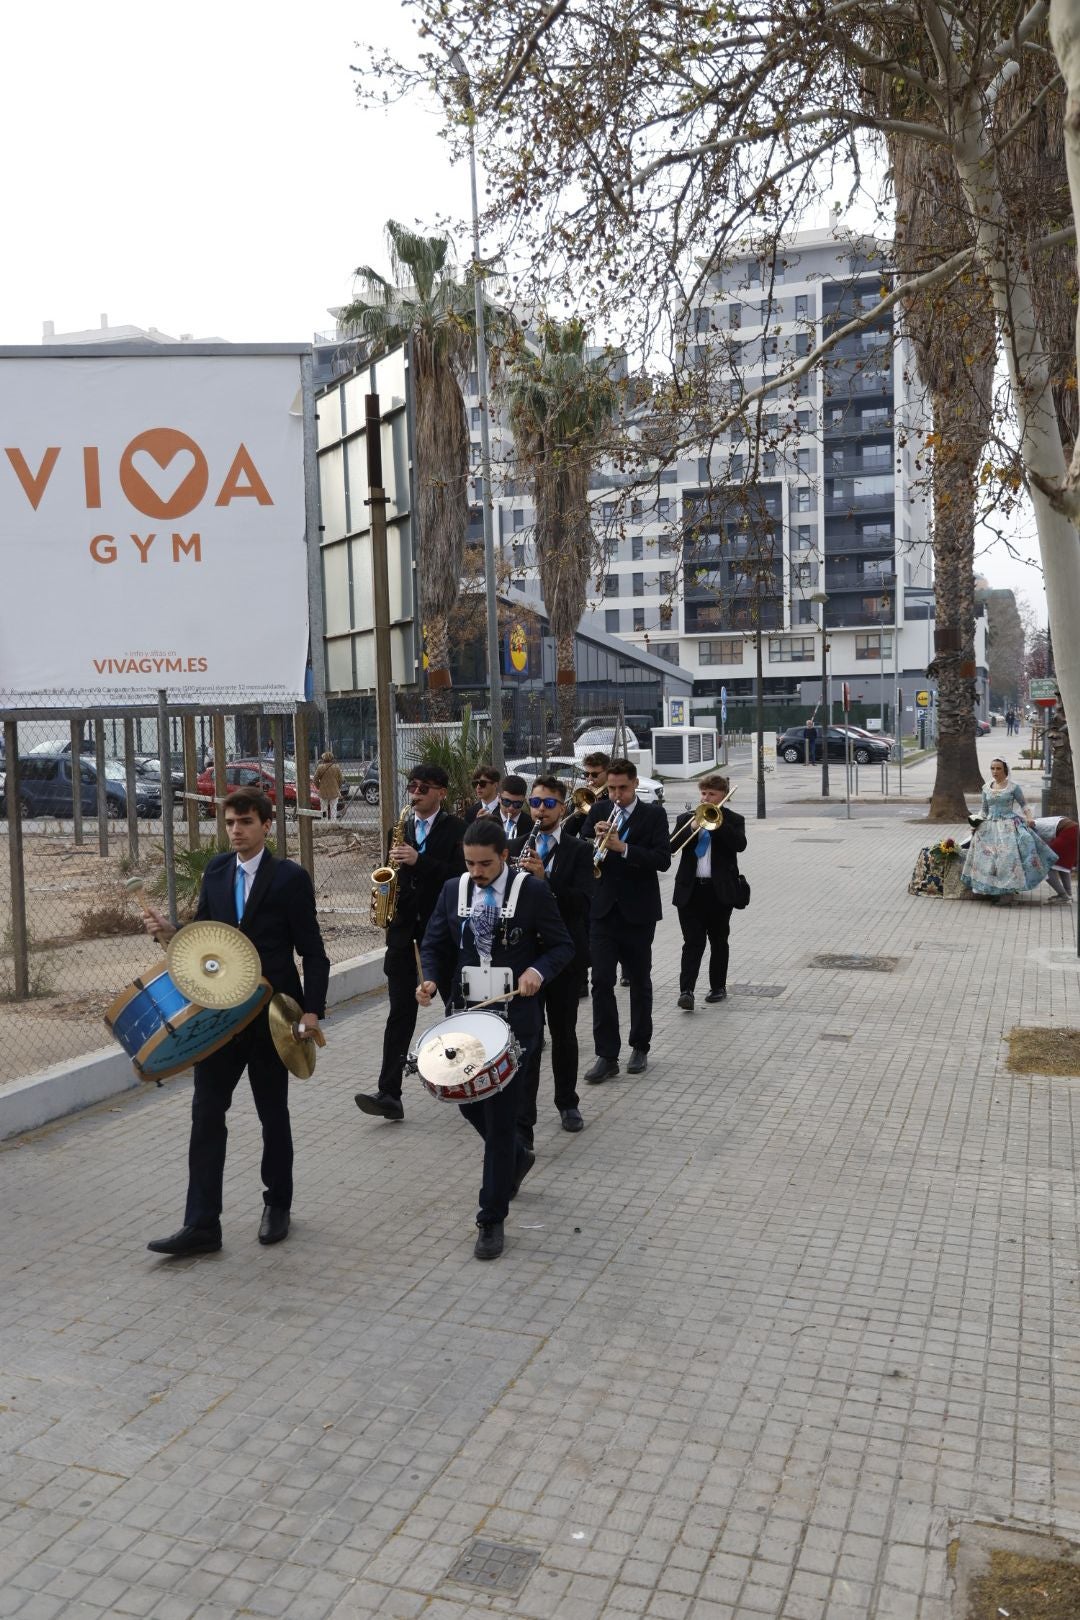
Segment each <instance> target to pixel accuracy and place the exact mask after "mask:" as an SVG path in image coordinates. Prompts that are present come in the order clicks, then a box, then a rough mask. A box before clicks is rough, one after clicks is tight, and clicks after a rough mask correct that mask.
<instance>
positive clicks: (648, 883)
mask: <svg viewBox="0 0 1080 1620" xmlns="http://www.w3.org/2000/svg"><path fill="white" fill-rule="evenodd" d="M618 814H619V809H618V806H617V805H615V804H612V803H611V802H610V801H609V800H607V799H600V800H599V801H598V802H597V803H596V804H594V805H593V807H592V809H591V810H590V811H589V816H588V820H587V821H586V823H585V834H584V836H585V837H587V838H594V837H595V836H596V834H595V832H594V831H593V829H594V828H595V826H596V823H597V822H598V821H608V820H610V819H611V818H612V817H613V816H616V815H618ZM622 836H623V839H624V841H625V843H626V845H627V850H626V855H625V856H623V855H610V854H609V855H607V856H606V857H605V858H604V860H603V861H602V863H601V866H600V881H599V883H597V882H596V881H595V879H594V880H593V887H594V889H595V891H596V892H595V894H594V896H593V902H592V915H593V916H594V917H596V918H599V917H606V916H607V915H608V913H609V912H611V911H614V910H615V908H616V906H617V907H618V908H619V911H620V912H621V913H622V916H623V918H624V919H625V920H626V922H628V923H630V924H634V923H645V922H659V920H660V918H661V917H662V916H663V914H664V908H663V905H662V904H661V901H660V878H659V875H658V874H659V873H661V872H666V871H667V869H668V867H669V866H670V865H671V843H670V841H669V838H668V820H667V812H666V810H665V809H664V807H663V805H660V804H646V803H645V802H644V801H643V800H642V799H638V801H637V803H636V804H635V805H634V810H633V814H632V815H631V817H630V820H629V821H628V822H627V824H626V827H625V828H624V830H623V834H622Z"/></svg>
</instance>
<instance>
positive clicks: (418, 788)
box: [405, 782, 433, 793]
mask: <svg viewBox="0 0 1080 1620" xmlns="http://www.w3.org/2000/svg"><path fill="white" fill-rule="evenodd" d="M432 786H433V784H432V783H431V782H410V783H409V785H408V787H407V788H406V789H405V791H406V793H427V792H428V790H429V789H430V788H431V787H432Z"/></svg>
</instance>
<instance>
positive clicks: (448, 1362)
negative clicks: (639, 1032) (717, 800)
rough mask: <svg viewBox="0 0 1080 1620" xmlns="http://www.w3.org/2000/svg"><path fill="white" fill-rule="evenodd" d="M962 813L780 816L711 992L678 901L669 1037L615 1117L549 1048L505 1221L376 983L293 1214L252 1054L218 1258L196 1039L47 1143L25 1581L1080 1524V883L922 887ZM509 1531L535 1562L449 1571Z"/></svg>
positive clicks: (555, 1582) (3, 1571)
mask: <svg viewBox="0 0 1080 1620" xmlns="http://www.w3.org/2000/svg"><path fill="white" fill-rule="evenodd" d="M741 808H743V809H750V810H751V816H752V807H751V806H742V807H741ZM839 813H840V816H841V818H842V816H843V807H842V805H841V806H840V807H839ZM918 813H919V812H918V811H917V810H915V809H913V810H912V811H911V812H910V817H909V815H907V814H904V813H903V812H900V813H897V811H896V810H895V808H894V809H893V810H892V813H890V814H884V813H882V814H880V815H874V814H873V813H872V812H871V810H870V809H869V808H868V807H867V806H861V807H860V809H859V813H858V815H857V817H856V818H854V819H853V820H852V821H851V822H850V823H848V822H846V821H845V820H843V819H840V820H830V821H823V820H822V819H821V818H820V817H814V816H812V815H810V814H805V815H803V816H802V818H801V819H800V814H799V812H798V810H797V808H796V807H791V808H790V809H789V810H788V812H787V813H786V814H785V816H784V817H783V818H781V819H777V820H775V821H773V820H769V821H766V822H764V823H756V822H754V821H753V820H752V819H750V820H749V821H748V834H749V838H750V849H749V851H748V854H747V856H746V858H745V862H744V865H745V870H746V872H747V875H748V876H749V878H750V882H751V884H752V887H753V901H752V905H751V908H750V910H749V911H748V912H746V913H743V914H741V915H739V916H737V918H736V920H735V925H734V930H733V934H734V937H733V950H732V969H731V981H732V982H733V984H734V987H735V988H734V991H733V993H732V994H731V996H730V999H729V1000H728V1001H727V1002H726V1003H725V1004H723V1005H721V1006H719V1007H708V1008H707V1007H704V1006H703V1005H700V1004H699V1010H698V1011H697V1012H696V1013H694V1014H693V1015H692V1016H691V1015H687V1014H684V1013H680V1012H678V1011H677V1010H676V1009H675V1006H674V1001H675V995H676V990H677V960H678V931H677V927H676V924H675V922H674V917H673V913H672V912H671V911H670V909H668V910H667V912H666V914H665V919H664V922H663V924H662V925H661V929H660V931H659V934H658V942H657V948H656V952H655V958H656V972H655V982H656V987H657V1001H656V1010H657V1034H656V1039H655V1042H654V1047H653V1052H652V1055H651V1059H650V1068H649V1071H648V1073H647V1074H646V1075H645V1076H643V1077H641V1078H638V1079H628V1078H627V1077H626V1076H625V1075H623V1076H622V1077H620V1078H619V1079H618V1080H616V1081H613V1082H611V1083H609V1084H607V1085H605V1086H601V1087H588V1086H583V1087H582V1092H583V1097H582V1109H583V1112H584V1113H585V1116H586V1120H587V1128H586V1130H585V1132H584V1133H583V1134H582V1135H580V1136H568V1135H567V1134H566V1133H564V1132H562V1131H561V1130H559V1129H558V1119H557V1116H556V1114H555V1112H554V1109H553V1108H552V1107H551V1105H550V1088H549V1082H545V1085H544V1088H543V1095H544V1096H546V1097H547V1099H548V1105H547V1107H546V1110H545V1111H543V1112H542V1113H541V1119H540V1125H539V1129H538V1141H537V1146H538V1154H539V1157H538V1162H537V1166H536V1169H535V1171H534V1172H533V1174H532V1175H531V1176H530V1177H529V1179H528V1181H527V1182H526V1183H525V1185H524V1187H523V1189H522V1192H521V1195H520V1197H519V1198H518V1199H517V1201H516V1202H515V1204H514V1206H513V1211H512V1215H511V1219H510V1221H509V1222H508V1225H507V1249H506V1253H505V1255H504V1257H503V1258H502V1259H501V1260H499V1261H498V1262H497V1263H495V1264H494V1265H487V1266H483V1265H479V1264H477V1263H476V1262H475V1261H473V1259H472V1258H471V1246H472V1238H473V1228H472V1225H471V1222H472V1218H473V1214H474V1210H475V1198H476V1191H477V1187H478V1183H479V1151H478V1149H479V1143H478V1141H477V1139H476V1138H475V1136H474V1134H473V1132H472V1131H471V1130H470V1129H469V1128H468V1126H467V1125H465V1123H464V1122H463V1121H462V1120H461V1119H460V1118H458V1117H457V1115H456V1112H455V1111H453V1110H451V1109H449V1108H442V1107H440V1106H439V1105H438V1104H436V1103H434V1102H432V1101H430V1100H429V1099H428V1098H427V1097H426V1096H425V1095H423V1094H422V1093H421V1091H420V1089H419V1087H418V1085H417V1083H416V1082H415V1081H412V1082H409V1083H408V1089H407V1093H406V1112H407V1120H406V1123H405V1124H404V1125H402V1126H390V1125H385V1124H381V1123H376V1122H373V1121H370V1120H366V1119H364V1118H362V1117H361V1116H360V1114H359V1113H358V1112H357V1110H356V1109H355V1107H354V1105H353V1102H352V1092H353V1091H354V1090H355V1089H357V1087H358V1084H359V1082H361V1081H364V1082H369V1081H370V1079H371V1076H372V1073H373V1067H374V1056H373V1054H374V1053H375V1051H376V1050H377V1047H378V1044H379V1042H380V1040H381V1033H382V1017H383V1004H382V1002H381V1001H380V1000H379V999H377V998H375V999H372V1000H371V1001H370V1002H367V1003H363V1004H361V1008H360V1010H359V1011H358V1012H356V1013H354V1014H352V1015H350V1016H348V1017H340V1018H337V1017H336V1018H334V1019H333V1021H332V1022H331V1024H330V1026H329V1027H328V1038H329V1041H330V1045H329V1047H328V1048H327V1051H326V1052H325V1053H324V1054H323V1055H322V1057H321V1058H320V1067H319V1070H318V1073H317V1076H316V1078H315V1079H314V1080H313V1081H311V1082H310V1083H307V1084H302V1083H297V1084H296V1085H295V1089H294V1099H295V1106H294V1130H295V1134H296V1139H297V1147H298V1162H297V1205H296V1211H295V1213H296V1220H295V1225H294V1227H293V1233H292V1236H291V1237H290V1240H289V1241H288V1242H287V1243H285V1244H282V1245H281V1246H280V1247H278V1248H273V1249H261V1248H260V1247H259V1246H258V1244H257V1243H256V1241H255V1232H256V1227H257V1224H258V1219H259V1213H260V1206H259V1185H258V1157H259V1148H258V1139H257V1124H256V1120H255V1116H254V1111H253V1108H252V1106H251V1100H250V1096H248V1095H245V1094H244V1093H243V1092H242V1091H238V1092H237V1105H236V1107H235V1108H234V1110H233V1115H234V1117H233V1121H232V1140H231V1144H230V1153H229V1165H228V1172H227V1178H226V1205H227V1207H226V1214H225V1247H224V1250H223V1252H222V1253H221V1254H220V1255H215V1256H210V1257H206V1258H204V1259H201V1260H198V1261H193V1262H186V1263H181V1264H179V1265H176V1264H171V1263H169V1262H159V1261H155V1260H154V1259H153V1258H152V1257H151V1256H150V1255H148V1254H147V1253H146V1251H145V1243H146V1240H147V1239H148V1238H149V1237H152V1236H155V1235H158V1234H160V1233H162V1232H168V1231H170V1230H172V1229H173V1228H174V1227H175V1226H176V1225H178V1224H179V1219H180V1212H181V1206H182V1197H183V1187H184V1177H185V1148H186V1135H187V1116H188V1110H189V1106H190V1084H189V1083H188V1082H186V1081H184V1080H179V1081H173V1082H168V1083H167V1084H166V1086H165V1088H164V1089H163V1090H161V1091H157V1090H154V1091H143V1092H139V1093H136V1094H132V1095H130V1096H125V1097H124V1098H122V1099H119V1100H118V1101H117V1102H115V1103H113V1104H111V1105H103V1106H102V1107H101V1108H99V1109H97V1110H94V1111H91V1112H90V1113H87V1114H84V1115H82V1116H79V1117H78V1118H75V1119H69V1120H66V1121H62V1122H60V1123H59V1124H57V1125H55V1126H52V1127H49V1128H47V1129H45V1130H43V1131H41V1132H38V1133H36V1134H35V1135H33V1136H32V1137H28V1138H22V1139H18V1140H16V1141H14V1142H11V1143H8V1144H4V1146H3V1149H0V1180H2V1184H3V1188H4V1199H3V1204H4V1209H5V1211H6V1214H7V1223H6V1228H7V1229H6V1233H5V1243H4V1251H3V1253H4V1258H3V1269H2V1273H0V1276H2V1289H0V1313H2V1314H0V1331H2V1342H0V1366H2V1367H3V1369H4V1376H3V1380H2V1387H0V1456H2V1464H0V1616H9V1615H17V1616H19V1617H20V1620H49V1617H52V1616H63V1620H101V1617H105V1616H109V1617H111V1616H116V1615H143V1616H153V1617H155V1620H192V1617H196V1616H197V1617H199V1620H235V1617H238V1616H240V1615H256V1616H275V1615H284V1616H288V1617H289V1620H354V1617H356V1620H368V1617H371V1616H375V1615H378V1616H380V1617H383V1616H396V1617H401V1620H406V1617H411V1616H418V1615H423V1616H424V1620H478V1617H480V1616H482V1615H489V1614H491V1613H492V1612H494V1613H497V1614H504V1615H513V1616H515V1617H518V1616H520V1617H536V1620H549V1617H550V1620H617V1617H628V1616H650V1617H652V1616H656V1617H658V1620H751V1617H753V1620H763V1617H764V1620H946V1617H947V1616H950V1615H951V1614H952V1609H951V1608H950V1604H949V1567H948V1566H949V1557H948V1554H949V1547H950V1543H951V1542H952V1540H953V1538H954V1537H959V1538H960V1540H961V1543H962V1542H963V1540H964V1537H965V1534H966V1527H967V1526H969V1525H971V1524H972V1523H973V1522H975V1521H994V1520H1003V1521H1006V1522H1008V1523H1010V1524H1015V1525H1019V1526H1030V1527H1032V1528H1037V1529H1040V1530H1047V1529H1049V1530H1052V1531H1054V1532H1057V1533H1060V1534H1062V1535H1064V1536H1071V1537H1076V1538H1078V1539H1080V1463H1078V1460H1077V1459H1078V1457H1080V1372H1078V1362H1077V1356H1076V1345H1077V1339H1078V1333H1080V1299H1078V1294H1080V1265H1078V1260H1077V1255H1078V1232H1077V1207H1076V1186H1075V1181H1076V1177H1075V1164H1076V1137H1077V1135H1078V1133H1080V1110H1078V1108H1077V1107H1076V1106H1074V1099H1076V1098H1077V1097H1080V1082H1078V1081H1074V1080H1063V1079H1053V1080H1050V1079H1043V1078H1039V1077H1027V1076H1015V1075H1012V1074H1011V1073H1010V1072H1009V1071H1008V1070H1007V1069H1006V1067H1005V1057H1006V1048H1005V1046H1004V1044H1003V1041H1002V1033H1003V1032H1004V1031H1007V1030H1008V1029H1009V1028H1011V1027H1012V1026H1013V1025H1014V1024H1015V1023H1019V1022H1023V1023H1025V1024H1036V1023H1053V1024H1058V1025H1073V1026H1077V1027H1080V969H1078V966H1077V959H1076V946H1075V937H1074V932H1073V931H1074V929H1075V925H1076V909H1075V907H1066V906H1065V905H1062V904H1060V903H1055V902H1052V901H1050V899H1049V890H1048V889H1046V888H1045V887H1043V888H1042V889H1040V890H1037V891H1036V892H1035V895H1034V896H1029V897H1027V898H1025V899H1024V900H1022V901H1021V902H1019V903H1017V904H1014V905H1012V906H1008V907H1000V906H999V907H985V906H982V905H980V904H976V903H969V904H959V903H949V902H944V901H937V900H929V899H919V898H913V897H910V896H909V895H908V894H907V892H906V884H907V880H908V877H909V875H910V872H911V868H912V866H913V864H914V859H915V855H916V852H917V850H918V848H919V847H920V845H922V844H924V843H926V842H928V840H929V836H930V830H928V829H927V827H926V825H925V823H924V824H922V825H919V824H917V819H916V818H917V816H918ZM834 814H835V811H834ZM950 830H952V831H957V830H959V829H949V828H944V827H942V828H937V827H935V828H934V829H932V835H933V836H935V837H936V836H939V835H940V834H942V833H947V832H949V831H950ZM669 886H670V880H665V895H666V894H667V893H668V892H669ZM823 953H827V954H831V955H834V956H839V957H846V958H849V959H850V958H853V957H854V958H858V957H860V956H875V957H890V958H895V959H896V961H895V966H894V968H893V970H892V971H863V970H860V967H859V965H858V964H857V963H856V965H854V966H848V967H844V966H834V967H821V966H815V965H813V963H812V958H813V957H814V956H816V955H819V954H823ZM620 994H621V995H624V994H625V993H624V992H620ZM587 1011H588V1009H587V1008H584V1009H583V1013H582V1019H581V1025H580V1027H581V1029H582V1030H583V1031H585V1032H587V1023H588V1020H587ZM428 1016H430V1015H428ZM584 1045H585V1051H586V1053H587V1052H588V1051H589V1043H588V1040H587V1038H586V1041H585V1043H584ZM585 1061H587V1059H586V1060H585ZM477 1537H480V1538H486V1539H487V1540H490V1541H495V1542H504V1543H508V1544H510V1545H511V1546H512V1547H513V1548H514V1549H516V1550H517V1551H518V1552H519V1553H520V1554H521V1555H522V1558H523V1562H524V1564H525V1565H526V1566H527V1565H528V1562H529V1555H535V1556H536V1558H537V1559H538V1562H537V1563H536V1565H535V1568H533V1569H532V1571H531V1573H528V1574H527V1578H525V1579H524V1585H523V1587H522V1589H521V1591H520V1593H519V1595H516V1596H499V1595H497V1593H496V1592H493V1591H488V1590H482V1589H478V1588H477V1587H476V1586H470V1585H469V1584H462V1582H461V1581H460V1580H459V1579H450V1578H449V1577H450V1571H451V1569H452V1568H453V1567H454V1566H455V1564H456V1561H457V1560H458V1559H459V1557H460V1555H461V1554H462V1552H463V1551H464V1550H465V1549H467V1548H468V1547H469V1546H470V1544H471V1543H472V1541H473V1539H474V1538H477ZM458 1574H459V1575H460V1574H461V1571H460V1570H459V1571H458Z"/></svg>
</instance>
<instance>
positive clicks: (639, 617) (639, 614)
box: [634, 607, 645, 630]
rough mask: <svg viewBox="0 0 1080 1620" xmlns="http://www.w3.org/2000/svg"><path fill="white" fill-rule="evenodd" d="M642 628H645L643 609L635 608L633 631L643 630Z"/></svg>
mask: <svg viewBox="0 0 1080 1620" xmlns="http://www.w3.org/2000/svg"><path fill="white" fill-rule="evenodd" d="M644 628H645V609H644V608H643V607H642V608H635V609H634V629H635V630H644Z"/></svg>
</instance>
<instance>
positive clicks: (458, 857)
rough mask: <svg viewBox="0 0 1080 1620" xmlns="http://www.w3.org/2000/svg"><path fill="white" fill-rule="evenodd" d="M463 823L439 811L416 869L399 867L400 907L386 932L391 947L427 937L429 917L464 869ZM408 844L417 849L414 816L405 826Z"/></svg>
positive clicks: (410, 944)
mask: <svg viewBox="0 0 1080 1620" xmlns="http://www.w3.org/2000/svg"><path fill="white" fill-rule="evenodd" d="M464 831H465V825H464V823H463V822H462V821H461V820H459V818H458V817H457V816H452V815H451V814H450V812H449V811H448V810H440V811H439V813H438V815H437V816H436V817H435V820H434V821H433V822H432V823H431V826H430V827H429V828H428V835H427V839H426V841H425V843H424V848H423V850H422V851H421V853H420V858H419V859H418V860H417V862H416V865H415V866H401V867H399V868H398V894H397V905H396V906H395V908H394V920H393V922H392V923H391V924H390V926H389V927H388V928H387V930H386V943H387V944H388V945H407V946H409V947H410V948H411V946H412V941H413V940H414V939H415V940H421V939H423V937H424V929H425V928H426V927H427V921H428V918H429V917H430V916H431V913H432V911H433V909H434V906H435V902H436V900H437V899H438V898H439V892H440V890H441V889H442V886H443V884H444V883H445V882H446V880H447V878H451V877H455V876H456V875H457V874H458V873H459V872H464V870H465V857H464V855H463V854H462V852H461V836H462V834H463V833H464ZM405 842H406V843H407V844H411V845H412V847H413V849H415V848H416V823H415V820H414V818H413V817H412V816H410V817H409V819H408V821H407V822H406V823H405Z"/></svg>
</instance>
